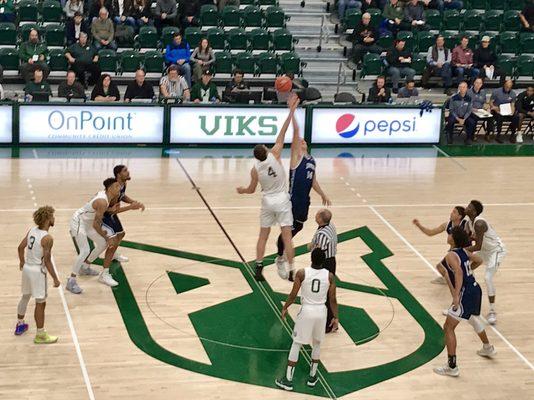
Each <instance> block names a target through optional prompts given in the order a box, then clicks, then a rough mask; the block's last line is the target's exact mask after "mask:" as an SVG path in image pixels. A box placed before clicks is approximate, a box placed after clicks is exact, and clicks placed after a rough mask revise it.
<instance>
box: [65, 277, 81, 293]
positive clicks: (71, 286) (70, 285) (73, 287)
mask: <svg viewBox="0 0 534 400" xmlns="http://www.w3.org/2000/svg"><path fill="white" fill-rule="evenodd" d="M65 289H67V290H68V291H69V292H71V293H73V294H80V293H82V292H83V289H82V288H81V287H79V286H78V282H76V278H74V277H72V276H71V277H70V278H69V279H67V285H66V286H65Z"/></svg>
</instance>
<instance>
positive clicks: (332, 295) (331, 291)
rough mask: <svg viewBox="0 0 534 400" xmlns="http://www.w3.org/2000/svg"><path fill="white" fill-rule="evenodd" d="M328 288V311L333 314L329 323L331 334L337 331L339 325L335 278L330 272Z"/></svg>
mask: <svg viewBox="0 0 534 400" xmlns="http://www.w3.org/2000/svg"><path fill="white" fill-rule="evenodd" d="M328 278H329V280H330V287H329V288H328V298H329V299H330V309H331V310H332V313H333V314H334V317H333V318H332V321H330V326H331V327H332V332H335V331H337V330H338V325H339V310H338V306H337V297H336V277H335V275H334V274H333V273H331V272H330V275H329V277H328Z"/></svg>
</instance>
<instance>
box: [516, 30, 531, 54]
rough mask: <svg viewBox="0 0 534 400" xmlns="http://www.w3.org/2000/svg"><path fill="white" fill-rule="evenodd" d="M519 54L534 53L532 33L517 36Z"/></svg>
mask: <svg viewBox="0 0 534 400" xmlns="http://www.w3.org/2000/svg"><path fill="white" fill-rule="evenodd" d="M519 46H520V48H521V53H534V33H532V32H522V33H521V34H520V35H519Z"/></svg>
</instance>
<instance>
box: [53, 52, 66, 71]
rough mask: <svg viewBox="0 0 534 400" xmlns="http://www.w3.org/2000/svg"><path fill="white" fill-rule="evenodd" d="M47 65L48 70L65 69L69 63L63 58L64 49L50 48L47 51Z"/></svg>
mask: <svg viewBox="0 0 534 400" xmlns="http://www.w3.org/2000/svg"><path fill="white" fill-rule="evenodd" d="M48 66H49V67H50V71H52V72H54V71H63V72H64V71H67V70H68V68H69V65H68V63H67V59H66V58H65V50H63V49H50V51H49V52H48Z"/></svg>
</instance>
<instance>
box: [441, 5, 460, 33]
mask: <svg viewBox="0 0 534 400" xmlns="http://www.w3.org/2000/svg"><path fill="white" fill-rule="evenodd" d="M461 22H462V17H461V16H460V13H459V12H458V11H457V10H445V11H444V12H443V20H442V24H441V26H442V28H443V29H446V30H455V31H457V30H460V25H461Z"/></svg>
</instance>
